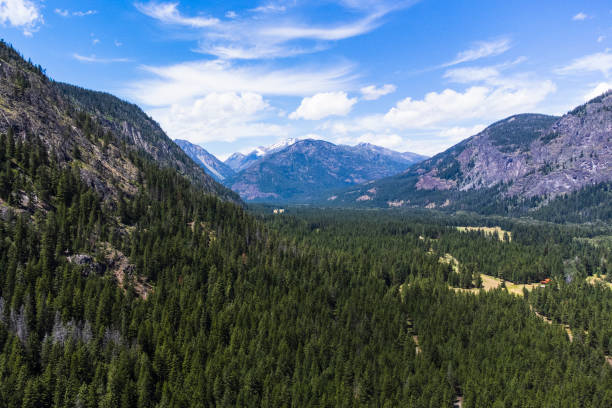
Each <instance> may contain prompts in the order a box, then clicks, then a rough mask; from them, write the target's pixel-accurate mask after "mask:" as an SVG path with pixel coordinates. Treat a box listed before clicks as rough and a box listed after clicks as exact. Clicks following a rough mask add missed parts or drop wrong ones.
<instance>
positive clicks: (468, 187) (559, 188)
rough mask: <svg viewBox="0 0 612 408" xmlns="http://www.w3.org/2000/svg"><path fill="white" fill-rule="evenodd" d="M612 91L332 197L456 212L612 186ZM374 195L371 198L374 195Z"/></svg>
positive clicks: (497, 128)
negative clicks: (468, 197) (481, 197)
mask: <svg viewBox="0 0 612 408" xmlns="http://www.w3.org/2000/svg"><path fill="white" fill-rule="evenodd" d="M611 134H612V91H608V92H606V93H604V94H602V95H601V96H599V97H597V98H595V99H593V100H591V101H589V102H587V103H585V104H584V105H581V106H579V107H577V108H575V109H573V110H572V111H570V112H568V113H567V114H565V115H563V116H562V117H555V116H548V115H541V114H519V115H513V116H511V117H508V118H505V119H503V120H500V121H498V122H495V123H493V124H492V125H490V126H489V127H487V128H486V129H485V130H483V131H482V132H480V133H478V134H476V135H474V136H471V137H469V138H467V139H465V140H463V141H461V142H459V143H458V144H456V145H455V146H452V147H451V148H449V149H447V150H445V151H444V152H442V153H439V154H437V155H435V156H434V157H432V158H430V159H427V160H425V161H423V162H422V163H420V164H418V165H416V166H413V167H411V168H410V169H409V170H407V171H406V172H404V173H402V174H400V175H396V176H392V177H390V178H387V179H383V180H378V181H376V182H374V183H370V184H368V185H362V186H360V187H359V188H357V189H354V190H353V191H350V192H348V191H345V192H340V193H338V194H337V201H336V200H333V201H336V204H343V205H346V204H349V203H354V204H356V205H367V206H380V207H401V206H421V207H423V206H429V208H432V207H449V208H456V206H455V204H458V202H459V201H461V199H462V198H461V194H455V193H479V192H481V191H485V190H487V189H488V190H490V191H491V194H493V195H495V196H496V197H497V198H498V199H512V200H516V199H519V200H523V201H524V200H531V199H532V198H538V199H539V201H540V202H541V201H542V199H544V200H550V199H554V198H555V197H558V196H560V195H563V194H567V193H571V192H574V191H577V190H580V189H582V188H584V187H586V186H589V185H594V184H598V183H604V182H607V181H610V180H612V151H611V150H610V146H612V144H611ZM373 191H374V192H373Z"/></svg>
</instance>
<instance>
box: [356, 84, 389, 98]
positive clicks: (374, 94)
mask: <svg viewBox="0 0 612 408" xmlns="http://www.w3.org/2000/svg"><path fill="white" fill-rule="evenodd" d="M360 91H361V94H362V95H363V96H362V97H363V99H365V100H366V101H374V100H376V99H378V98H380V97H381V96H385V95H388V94H390V93H393V92H395V85H393V84H385V85H383V86H381V87H380V88H377V87H376V85H369V86H364V87H363V88H361V89H360Z"/></svg>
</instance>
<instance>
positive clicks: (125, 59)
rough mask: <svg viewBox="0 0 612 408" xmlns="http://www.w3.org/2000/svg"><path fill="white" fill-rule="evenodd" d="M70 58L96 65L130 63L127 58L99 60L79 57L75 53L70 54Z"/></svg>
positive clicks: (93, 57) (92, 56)
mask: <svg viewBox="0 0 612 408" xmlns="http://www.w3.org/2000/svg"><path fill="white" fill-rule="evenodd" d="M72 57H73V58H74V59H75V60H77V61H80V62H90V63H97V64H110V63H113V62H130V61H131V59H129V58H99V57H96V56H95V55H93V54H92V55H89V56H86V55H80V54H77V53H74V54H72Z"/></svg>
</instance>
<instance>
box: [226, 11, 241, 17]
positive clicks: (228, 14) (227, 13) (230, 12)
mask: <svg viewBox="0 0 612 408" xmlns="http://www.w3.org/2000/svg"><path fill="white" fill-rule="evenodd" d="M225 17H226V18H237V17H238V14H236V12H235V11H233V10H229V11H227V12H226V13H225Z"/></svg>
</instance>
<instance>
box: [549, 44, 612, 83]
mask: <svg viewBox="0 0 612 408" xmlns="http://www.w3.org/2000/svg"><path fill="white" fill-rule="evenodd" d="M597 71H599V72H601V73H602V74H603V75H604V76H605V77H608V76H609V75H610V71H612V52H610V50H606V51H604V52H598V53H595V54H590V55H585V56H584V57H580V58H576V59H575V60H573V61H572V62H571V63H570V64H568V65H566V66H564V67H561V68H558V69H556V70H555V73H557V74H559V75H569V74H583V73H588V72H597Z"/></svg>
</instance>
